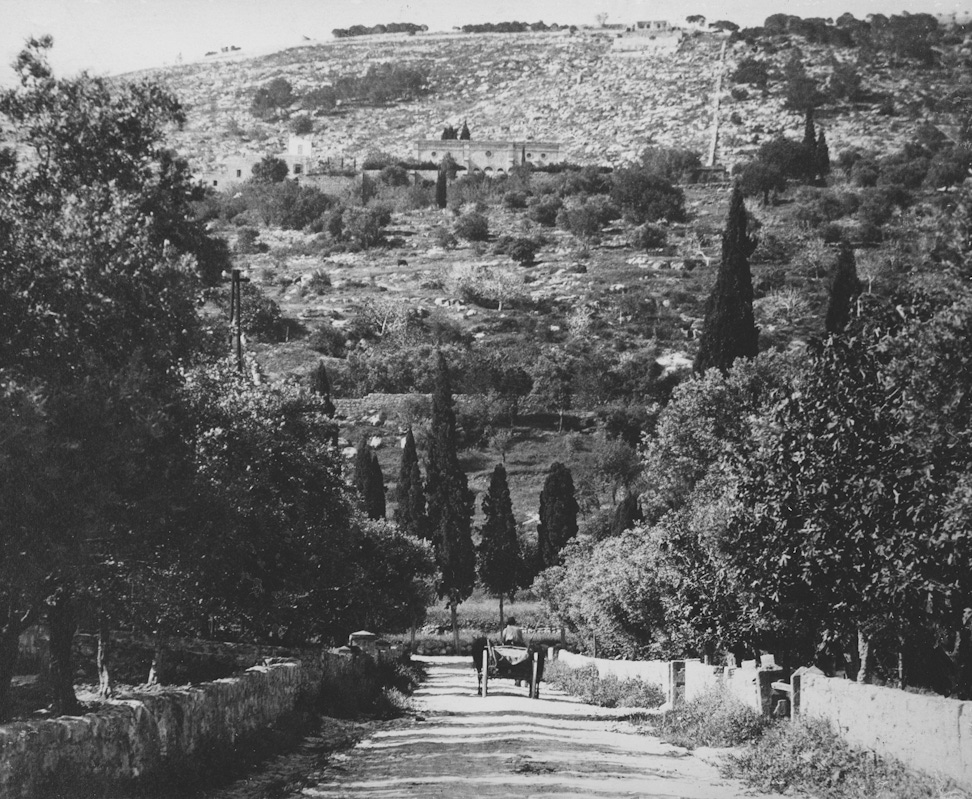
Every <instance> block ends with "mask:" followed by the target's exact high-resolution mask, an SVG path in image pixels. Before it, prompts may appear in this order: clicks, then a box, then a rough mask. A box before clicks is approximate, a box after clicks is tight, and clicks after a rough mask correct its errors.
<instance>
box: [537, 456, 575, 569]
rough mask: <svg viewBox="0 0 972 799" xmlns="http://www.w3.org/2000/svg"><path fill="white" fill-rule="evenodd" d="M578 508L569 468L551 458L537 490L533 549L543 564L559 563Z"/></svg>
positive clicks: (572, 528)
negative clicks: (537, 502)
mask: <svg viewBox="0 0 972 799" xmlns="http://www.w3.org/2000/svg"><path fill="white" fill-rule="evenodd" d="M578 511H579V506H578V505H577V498H576V496H575V494H574V478H573V477H572V476H571V474H570V469H568V468H567V467H566V466H564V464H562V463H560V462H559V461H554V462H553V463H552V464H550V469H549V470H548V471H547V477H546V479H545V480H544V481H543V488H542V489H541V491H540V511H539V517H540V518H539V521H538V522H537V549H538V551H539V554H540V563H541V564H542V566H543V567H544V568H546V567H548V566H553V565H555V564H557V563H559V562H560V550H562V549H563V548H564V545H565V544H566V543H567V542H568V541H570V539H572V538H573V537H574V536H576V535H577V513H578Z"/></svg>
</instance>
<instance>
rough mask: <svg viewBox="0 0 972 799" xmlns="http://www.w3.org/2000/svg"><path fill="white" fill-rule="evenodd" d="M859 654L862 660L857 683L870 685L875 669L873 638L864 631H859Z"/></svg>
mask: <svg viewBox="0 0 972 799" xmlns="http://www.w3.org/2000/svg"><path fill="white" fill-rule="evenodd" d="M857 654H858V657H859V658H860V659H861V666H860V668H859V669H858V670H857V682H859V683H870V682H871V677H872V674H871V672H872V671H873V669H874V657H873V652H871V636H870V635H868V634H867V633H865V632H864V631H863V630H862V629H860V628H858V629H857Z"/></svg>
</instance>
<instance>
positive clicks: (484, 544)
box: [479, 464, 521, 627]
mask: <svg viewBox="0 0 972 799" xmlns="http://www.w3.org/2000/svg"><path fill="white" fill-rule="evenodd" d="M483 515H484V516H485V517H486V520H485V521H484V522H483V526H482V529H481V531H480V533H481V541H480V544H479V579H480V580H481V581H482V583H483V585H484V586H485V587H486V590H487V591H489V593H490V594H492V595H493V596H495V597H498V598H499V612H500V627H502V626H503V599H504V598H505V597H507V596H508V597H509V598H510V600H512V599H513V597H514V596H515V594H516V589H517V582H518V577H519V575H520V571H521V562H520V561H521V558H520V541H519V539H518V538H517V537H516V519H515V518H514V517H513V502H512V500H511V499H510V487H509V485H508V483H507V481H506V469H504V468H503V466H502V465H500V464H498V465H497V466H496V468H495V469H493V475H492V477H490V479H489V490H488V491H487V492H486V496H484V497H483Z"/></svg>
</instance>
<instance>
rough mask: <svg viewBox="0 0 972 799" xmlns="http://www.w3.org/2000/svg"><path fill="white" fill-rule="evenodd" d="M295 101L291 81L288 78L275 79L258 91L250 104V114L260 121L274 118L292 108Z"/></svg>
mask: <svg viewBox="0 0 972 799" xmlns="http://www.w3.org/2000/svg"><path fill="white" fill-rule="evenodd" d="M295 99H296V98H295V97H294V92H293V87H292V86H291V85H290V81H288V80H287V79H286V78H274V79H273V80H271V81H270V82H268V83H267V84H266V85H265V86H261V87H260V88H259V89H257V90H256V92H255V93H254V95H253V102H252V103H251V104H250V113H251V114H253V116H255V117H258V118H260V119H265V118H267V117H272V116H274V115H275V114H276V113H277V112H278V111H280V110H281V109H284V108H287V107H288V106H290V105H291V104H292V103H293V102H294V100H295Z"/></svg>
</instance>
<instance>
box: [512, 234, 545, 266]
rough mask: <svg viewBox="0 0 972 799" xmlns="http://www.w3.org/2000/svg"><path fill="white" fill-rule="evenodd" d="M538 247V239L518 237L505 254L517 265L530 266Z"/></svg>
mask: <svg viewBox="0 0 972 799" xmlns="http://www.w3.org/2000/svg"><path fill="white" fill-rule="evenodd" d="M540 247H541V242H540V241H539V240H538V239H532V238H524V237H520V238H517V239H515V240H514V241H513V243H512V244H510V246H509V249H507V254H508V255H509V256H510V258H512V259H513V260H514V261H516V262H517V263H518V264H522V265H523V266H532V265H533V263H534V257H535V256H536V254H537V250H539V249H540Z"/></svg>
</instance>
